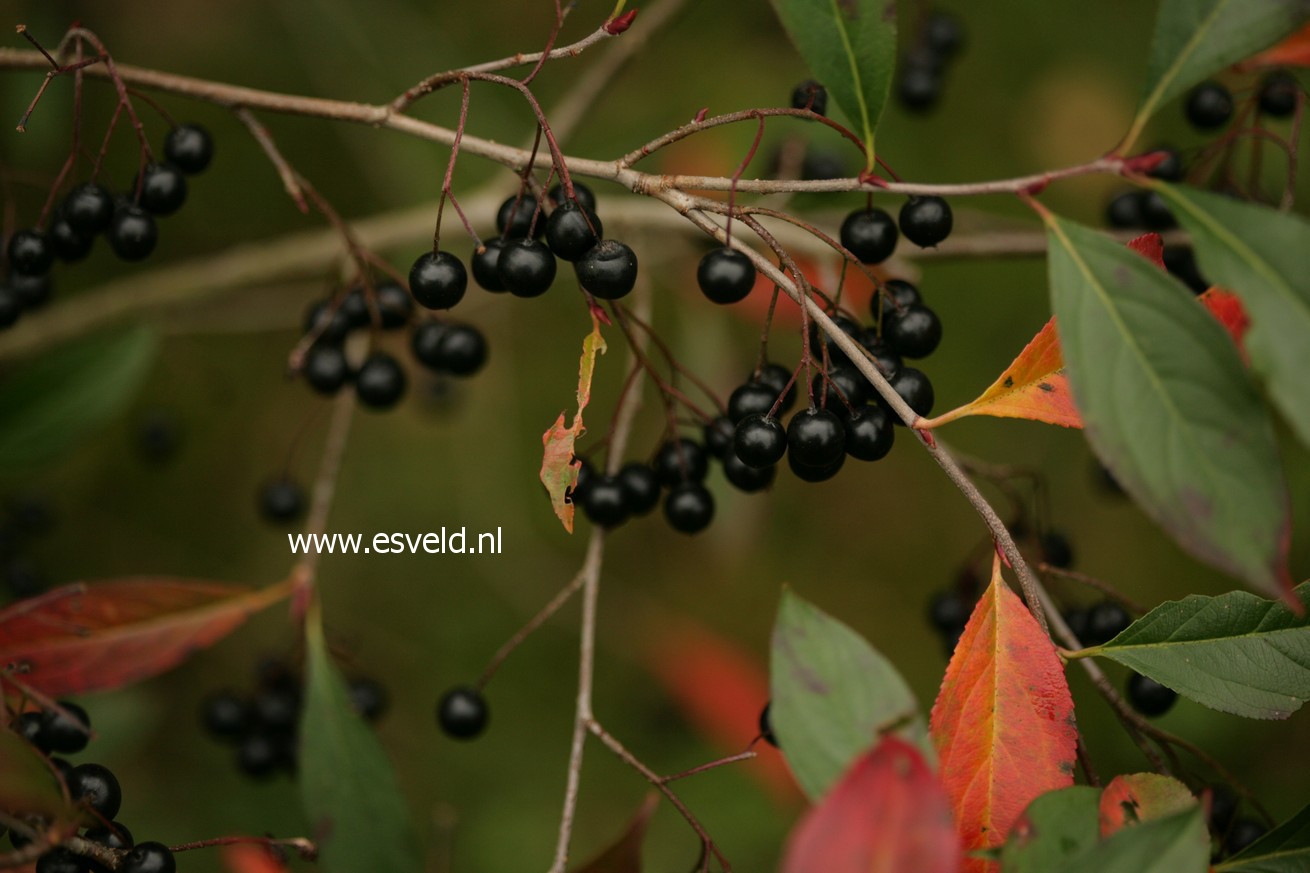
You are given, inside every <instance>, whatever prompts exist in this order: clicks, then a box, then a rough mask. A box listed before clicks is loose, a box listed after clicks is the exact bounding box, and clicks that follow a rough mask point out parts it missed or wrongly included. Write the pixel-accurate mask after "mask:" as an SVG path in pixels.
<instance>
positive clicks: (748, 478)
mask: <svg viewBox="0 0 1310 873" xmlns="http://www.w3.org/2000/svg"><path fill="white" fill-rule="evenodd" d="M723 475H724V476H726V477H727V479H728V481H729V482H731V483H732V485H733V487H734V488H736V489H737V490H738V491H744V492H746V493H747V494H751V493H754V492H756V491H762V490H764V489H765V488H768V487H769V486H770V485H772V484H773V480H774V479H775V478H777V475H778V468H777V467H776V466H775V467H751V466H747V465H746V464H745V463H744V462H743V461H742V460H741V458H738V457H737V455H736V453H734V452H728V453H727V454H725V455H724V456H723Z"/></svg>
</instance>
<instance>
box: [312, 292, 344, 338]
mask: <svg viewBox="0 0 1310 873" xmlns="http://www.w3.org/2000/svg"><path fill="white" fill-rule="evenodd" d="M350 328H351V324H350V317H349V316H348V315H346V313H345V312H344V311H342V307H341V306H337V307H335V308H334V307H333V306H332V304H331V303H330V302H329V301H327V300H319V301H317V302H316V303H314V304H313V305H311V306H310V307H309V311H307V312H306V313H305V326H304V329H305V333H306V334H311V333H315V332H317V333H318V339H317V342H319V343H325V344H327V345H337V344H338V343H341V342H342V341H344V340H345V338H346V335H347V334H348V333H350Z"/></svg>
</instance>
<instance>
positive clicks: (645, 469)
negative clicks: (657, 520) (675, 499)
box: [618, 461, 660, 515]
mask: <svg viewBox="0 0 1310 873" xmlns="http://www.w3.org/2000/svg"><path fill="white" fill-rule="evenodd" d="M618 478H619V485H621V486H622V487H623V502H624V504H625V505H626V506H627V508H628V512H629V513H631V514H632V515H645V514H646V513H648V512H650V511H651V510H652V509H654V508H655V505H656V504H657V503H659V502H660V477H659V476H658V475H656V473H655V471H654V470H653V469H652V468H651V467H650V465H649V464H643V463H641V462H640V461H629V462H628V463H626V464H624V465H623V469H621V470H619V477H618Z"/></svg>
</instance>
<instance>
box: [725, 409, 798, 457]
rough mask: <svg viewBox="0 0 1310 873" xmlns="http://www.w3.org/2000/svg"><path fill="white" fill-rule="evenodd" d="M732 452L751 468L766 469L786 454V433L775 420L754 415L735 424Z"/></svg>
mask: <svg viewBox="0 0 1310 873" xmlns="http://www.w3.org/2000/svg"><path fill="white" fill-rule="evenodd" d="M732 448H733V451H734V452H736V454H737V457H738V458H739V459H740V460H741V461H743V462H744V463H745V464H747V465H748V466H751V467H768V466H770V465H772V464H776V463H778V462H779V461H781V460H782V456H783V455H785V454H786V453H787V432H786V431H785V430H783V427H782V425H781V424H779V423H778V420H777V419H776V418H766V417H765V416H763V415H761V414H760V413H758V412H757V413H754V414H752V415H748V416H746V417H745V418H743V419H742V420H741V421H739V422H737V428H736V430H735V432H734V434H733V441H732Z"/></svg>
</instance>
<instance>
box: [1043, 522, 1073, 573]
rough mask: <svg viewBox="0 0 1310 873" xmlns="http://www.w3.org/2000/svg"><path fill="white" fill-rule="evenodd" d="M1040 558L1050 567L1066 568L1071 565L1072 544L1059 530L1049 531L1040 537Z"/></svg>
mask: <svg viewBox="0 0 1310 873" xmlns="http://www.w3.org/2000/svg"><path fill="white" fill-rule="evenodd" d="M1040 545H1041V547H1042V560H1043V561H1045V562H1046V563H1048V564H1050V565H1051V566H1052V567H1060V568H1063V569H1068V568H1069V567H1072V566H1073V545H1072V544H1071V543H1070V542H1069V538H1068V537H1066V536H1065V535H1064V534H1062V533H1060V532H1059V531H1054V530H1053V531H1050V532H1048V533H1047V534H1046V536H1044V537H1042V539H1041V543H1040Z"/></svg>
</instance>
